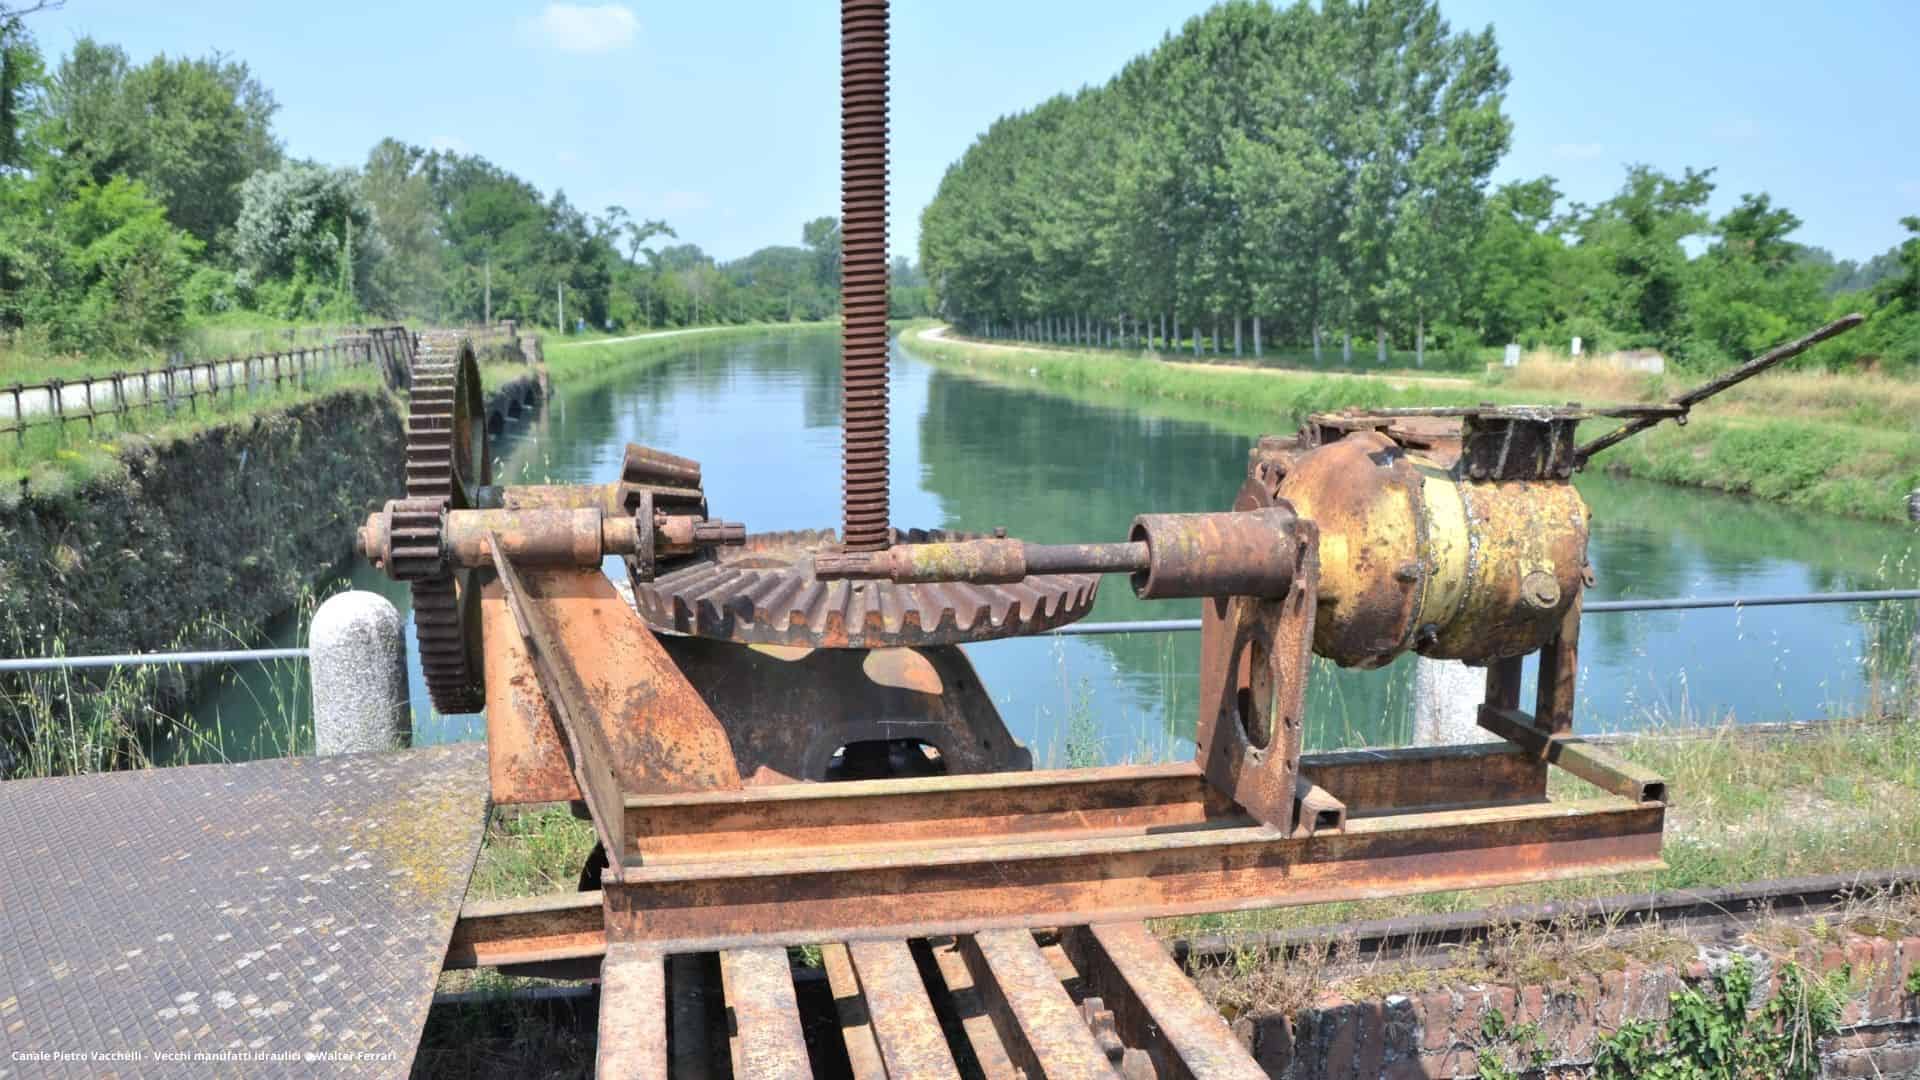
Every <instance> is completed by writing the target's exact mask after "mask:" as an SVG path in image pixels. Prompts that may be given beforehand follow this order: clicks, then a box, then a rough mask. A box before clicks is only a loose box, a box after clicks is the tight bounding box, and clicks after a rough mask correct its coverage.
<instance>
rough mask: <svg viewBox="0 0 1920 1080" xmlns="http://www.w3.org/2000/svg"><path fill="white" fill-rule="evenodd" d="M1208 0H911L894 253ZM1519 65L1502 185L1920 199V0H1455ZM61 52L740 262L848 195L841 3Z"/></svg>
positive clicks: (195, 15)
mask: <svg viewBox="0 0 1920 1080" xmlns="http://www.w3.org/2000/svg"><path fill="white" fill-rule="evenodd" d="M1208 6H1209V4H1208V3H1207V2H1206V0H1018V2H1016V0H966V2H964V3H962V2H958V0H899V2H897V3H895V4H894V5H893V53H892V55H893V113H892V130H893V137H892V185H893V186H892V203H891V215H890V216H891V227H890V233H891V244H890V246H891V249H892V251H893V252H894V253H896V254H909V255H912V254H914V253H915V248H916V245H917V243H918V237H919V228H918V222H919V216H920V211H921V210H922V209H923V208H924V207H925V206H926V204H927V202H928V200H929V199H931V198H932V197H933V194H934V191H935V190H936V188H937V187H938V185H939V182H940V177H941V174H942V173H943V172H944V171H945V170H946V168H947V166H948V165H949V164H951V163H952V162H953V161H954V160H956V159H957V158H958V157H959V156H960V154H961V153H962V152H963V151H965V149H966V148H967V146H968V144H970V143H971V142H972V141H973V139H974V138H975V136H977V135H978V134H979V133H980V132H982V131H983V130H985V128H986V126H987V125H988V124H990V123H991V122H992V121H993V120H994V119H995V118H996V117H999V116H1002V115H1005V114H1007V113H1012V112H1018V111H1021V110H1023V109H1026V108H1029V107H1031V106H1033V105H1035V104H1037V103H1039V102H1040V101H1042V100H1044V99H1046V98H1047V97H1049V96H1051V95H1053V94H1055V93H1057V92H1060V91H1063V90H1072V89H1075V88H1078V87H1080V86H1082V85H1087V84H1099V83H1102V82H1105V81H1106V80H1107V79H1108V78H1109V77H1111V76H1112V75H1113V74H1114V73H1115V72H1117V71H1118V70H1119V69H1120V67H1121V66H1122V65H1123V64H1124V63H1125V62H1126V61H1127V60H1128V59H1129V58H1131V57H1133V56H1135V55H1137V54H1139V53H1142V52H1145V51H1147V50H1148V49H1150V48H1152V46H1153V45H1154V44H1155V43H1156V42H1158V41H1159V40H1160V39H1161V37H1162V35H1164V34H1166V33H1168V32H1169V31H1177V29H1178V28H1179V26H1180V24H1182V23H1183V22H1184V21H1185V20H1186V19H1188V18H1190V17H1192V16H1193V15H1195V14H1198V13H1199V12H1201V11H1203V10H1205V9H1206V8H1207V7H1208ZM1441 9H1442V12H1443V13H1444V14H1445V15H1446V17H1447V18H1448V20H1449V21H1450V22H1451V23H1452V24H1453V25H1454V26H1455V27H1456V28H1472V29H1479V28H1481V27H1483V26H1486V25H1488V24H1491V25H1492V26H1493V28H1494V32H1495V35H1496V37H1497V38H1498V40H1499V43H1500V51H1501V56H1502V58H1503V59H1504V61H1505V62H1506V64H1507V66H1508V68H1509V69H1510V70H1511V71H1512V73H1513V81H1512V84H1511V86H1510V88H1509V91H1508V101H1507V111H1508V114H1509V115H1510V116H1511V117H1512V119H1513V121H1514V136H1513V147H1512V150H1511V151H1510V152H1509V153H1508V155H1507V157H1506V159H1505V160H1504V162H1503V163H1502V165H1501V167H1500V169H1499V171H1498V172H1497V173H1496V174H1495V177H1494V179H1495V180H1496V181H1500V180H1507V179H1527V178H1532V177H1535V176H1540V175H1543V174H1545V175H1551V176H1554V177H1556V178H1558V180H1559V182H1560V189H1561V190H1562V191H1563V192H1564V193H1566V195H1567V196H1568V197H1570V198H1573V199H1577V200H1580V201H1583V202H1597V201H1600V200H1602V199H1604V198H1606V197H1607V196H1608V195H1610V194H1612V193H1613V192H1614V191H1615V190H1617V188H1618V187H1619V184H1620V180H1621V178H1622V175H1623V172H1624V167H1625V166H1626V165H1627V164H1631V163H1644V164H1648V165H1652V166H1654V167H1656V168H1659V169H1662V170H1665V171H1668V172H1672V173H1675V174H1677V173H1678V172H1679V171H1680V170H1681V169H1682V168H1683V167H1687V166H1693V167H1707V166H1713V167H1715V168H1716V170H1717V171H1716V172H1715V174H1714V175H1715V180H1716V182H1717V184H1718V189H1717V191H1716V193H1715V197H1714V201H1713V203H1712V206H1711V208H1712V209H1713V210H1714V211H1716V212H1718V211H1721V210H1724V209H1726V208H1728V207H1730V206H1732V205H1734V203H1736V202H1737V201H1738V198H1739V196H1740V195H1741V194H1742V193H1744V192H1755V191H1766V192H1769V193H1770V194H1772V196H1773V198H1774V202H1775V204H1776V205H1784V206H1786V207H1787V208H1789V209H1791V210H1792V211H1793V212H1794V213H1796V214H1798V215H1799V216H1800V217H1801V219H1802V220H1803V221H1804V223H1805V224H1804V225H1803V226H1802V228H1801V230H1800V232H1799V233H1798V234H1797V235H1796V239H1798V240H1800V241H1801V242H1803V243H1808V244H1816V245H1819V246H1821V247H1825V248H1827V249H1829V250H1830V251H1832V252H1833V253H1834V254H1835V255H1836V256H1838V257H1841V258H1851V259H1856V260H1859V259H1865V258H1868V257H1871V256H1872V255H1875V254H1877V253H1879V252H1881V251H1884V250H1886V249H1887V248H1889V247H1891V246H1893V245H1894V244H1895V243H1897V242H1899V240H1900V239H1902V238H1903V236H1904V235H1905V234H1904V231H1903V230H1902V229H1901V228H1900V226H1899V219H1900V218H1901V217H1903V216H1905V215H1910V214H1920V80H1917V79H1915V77H1914V74H1913V73H1914V71H1915V68H1914V66H1913V65H1914V61H1913V57H1914V52H1913V50H1914V47H1915V45H1916V43H1920V3H1913V2H1912V0H1905V2H1896V0H1841V2H1839V3H1831V4H1824V5H1818V6H1815V5H1807V4H1805V3H1787V2H1782V0H1758V2H1749V0H1679V2H1675V0H1666V2H1659V3H1656V2H1652V0H1610V2H1608V3H1604V4H1592V3H1559V2H1550V0H1441ZM29 25H30V26H31V27H32V29H33V32H34V33H35V35H36V36H37V37H38V39H39V41H40V44H41V47H42V48H43V49H44V50H45V51H46V52H47V53H48V54H49V55H50V58H51V57H52V56H55V55H58V54H61V53H64V52H65V51H66V50H67V49H68V47H69V46H70V45H71V44H72V42H73V41H74V39H76V38H77V37H80V36H82V35H92V36H94V37H96V38H98V39H100V40H103V41H110V42H114V43H117V44H119V45H121V46H122V47H123V48H125V49H126V50H127V52H128V53H129V54H130V55H131V56H132V57H133V58H134V59H135V60H136V61H140V60H144V59H145V58H147V57H149V56H151V55H153V54H155V53H167V54H170V55H181V54H186V55H203V54H205V53H207V52H209V51H214V50H218V51H220V52H224V53H226V54H228V55H230V56H232V57H234V58H236V59H240V60H244V61H246V62H247V63H248V64H249V65H250V66H251V67H252V68H253V70H254V72H255V73H256V74H257V76H258V77H259V78H260V80H261V81H262V82H263V83H264V84H265V85H266V86H267V87H268V88H270V89H271V90H272V91H273V93H274V95H275V97H276V98H277V99H278V100H279V102H280V107H281V108H280V113H279V115H278V117H277V120H276V126H277V129H278V133H279V135H280V136H281V138H282V139H283V140H284V141H285V143H286V147H287V150H288V152H289V153H291V154H293V155H294V156H297V157H303V158H312V159H315V160H318V161H321V162H325V163H328V164H335V165H357V164H360V163H362V162H364V161H365V159H366V154H367V151H368V149H370V148H371V147H372V146H373V144H374V143H376V142H378V141H379V140H380V139H381V138H383V137H386V136H389V135H391V136H394V137H396V138H400V139H403V140H405V141H408V142H411V143H415V144H418V145H421V146H437V147H442V148H450V149H455V150H459V151H461V152H465V153H477V154H480V155H482V156H484V157H486V158H488V159H490V160H492V161H494V162H495V163H497V164H499V165H501V166H503V167H505V168H507V169H509V170H511V171H512V172H515V173H517V174H519V175H521V176H522V177H525V178H526V179H528V180H529V181H531V182H533V183H534V184H536V185H538V186H539V187H540V188H541V189H543V190H545V191H551V190H553V189H555V188H560V189H562V190H564V191H565V192H566V193H567V197H568V198H569V199H571V200H572V201H573V203H574V204H575V205H576V206H580V207H582V208H586V209H589V210H594V211H597V210H599V209H602V208H604V207H606V206H607V205H609V204H616V203H617V204H619V205H622V206H625V207H626V208H627V209H628V210H629V211H631V212H632V213H633V214H634V216H635V217H657V218H664V219H665V220H667V221H668V222H669V223H670V224H671V225H673V226H674V228H675V229H676V230H677V231H678V233H679V235H680V237H681V238H682V239H683V240H689V241H692V242H694V243H697V244H699V245H700V246H701V247H703V248H705V249H706V250H707V251H708V252H710V253H711V254H713V255H715V256H717V257H719V258H721V259H729V258H736V257H738V256H741V255H745V254H747V253H748V252H750V251H752V250H754V249H756V248H759V247H761V246H764V245H767V244H775V243H784V244H797V243H799V241H800V226H801V223H802V222H803V221H805V220H807V219H808V218H811V217H816V216H819V215H821V214H837V213H838V212H839V209H838V203H839V172H838V169H839V165H838V162H839V132H838V117H839V103H838V56H839V46H838V37H837V35H838V26H839V20H838V11H837V5H836V4H833V3H831V2H829V0H728V2H726V3H686V2H684V0H681V2H678V3H672V4H667V3H659V2H657V0H625V2H613V3H598V2H597V0H586V2H584V3H574V4H568V3H549V2H546V0H526V2H507V0H467V2H463V3H454V2H450V0H401V2H393V0H388V2H385V3H365V2H361V0H328V2H326V3H318V4H314V3H299V4H295V3H271V4H268V3H246V2H239V0H219V2H214V0H170V2H167V3H159V2H156V0H66V3H65V6H64V8H62V9H60V10H57V11H53V12H47V13H42V14H39V15H36V16H34V17H33V18H32V21H31V22H30V24H29Z"/></svg>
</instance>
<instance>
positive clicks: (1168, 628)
mask: <svg viewBox="0 0 1920 1080" xmlns="http://www.w3.org/2000/svg"><path fill="white" fill-rule="evenodd" d="M1900 600H1920V589H1874V590H1866V591H1858V592H1830V593H1794V594H1787V595H1761V596H1705V597H1668V598H1664V599H1648V600H1595V601H1593V602H1591V603H1588V604H1586V605H1584V606H1583V607H1582V609H1581V610H1582V613H1583V614H1587V615H1608V614H1616V613H1621V612H1632V611H1698V610H1702V609H1709V608H1749V607H1785V606H1790V605H1795V604H1885V603H1892V602H1895V601H1900ZM1198 629H1200V620H1199V619H1131V620H1127V621H1125V622H1086V623H1076V624H1074V625H1072V626H1062V627H1059V628H1058V629H1054V630H1048V631H1045V632H1044V633H1043V634H1040V635H1035V636H1041V637H1044V636H1053V637H1083V636H1090V635H1096V634H1166V633H1186V632H1191V631H1195V630H1198ZM999 640H1003V641H1018V640H1020V639H1019V638H1002V639H999ZM309 655H310V651H309V650H308V649H306V648H303V647H294V648H283V649H230V650H214V651H204V652H173V653H122V654H118V655H105V656H28V657H20V658H15V659H0V674H4V673H6V672H17V671H54V670H63V669H77V668H104V667H136V666H150V665H156V664H159V665H164V664H179V665H182V666H191V665H196V664H242V663H267V662H271V661H275V660H306V659H308V658H309Z"/></svg>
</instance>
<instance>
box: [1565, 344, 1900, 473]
mask: <svg viewBox="0 0 1920 1080" xmlns="http://www.w3.org/2000/svg"><path fill="white" fill-rule="evenodd" d="M1866 318H1867V317H1866V316H1865V315H1861V314H1859V313H1857V312H1856V313H1855V314H1852V315H1847V316H1843V317H1841V318H1838V319H1835V320H1834V321H1832V322H1830V323H1828V324H1827V325H1825V326H1823V327H1821V328H1820V329H1818V330H1815V331H1814V332H1813V333H1811V334H1808V335H1806V336H1805V337H1802V338H1796V339H1794V340H1793V341H1789V342H1787V343H1786V344H1784V345H1779V346H1775V347H1774V348H1772V349H1769V350H1767V351H1766V352H1764V353H1761V354H1760V355H1759V356H1756V357H1754V358H1753V359H1751V360H1749V361H1747V362H1746V363H1744V364H1741V365H1740V366H1739V367H1737V368H1733V369H1731V370H1729V371H1727V372H1725V373H1723V374H1721V375H1720V376H1718V377H1716V378H1713V379H1709V380H1707V381H1706V382H1704V383H1701V384H1700V385H1699V386H1696V387H1694V388H1693V389H1691V390H1689V391H1687V392H1686V393H1684V394H1681V395H1680V396H1679V397H1677V398H1674V399H1673V404H1675V405H1678V406H1680V407H1681V409H1683V410H1685V409H1691V408H1693V407H1694V406H1695V405H1698V404H1700V403H1701V402H1703V401H1705V400H1707V399H1708V398H1710V397H1712V396H1713V395H1715V394H1717V393H1719V392H1720V391H1722V390H1726V389H1728V388H1730V387H1733V386H1737V385H1739V384H1740V383H1743V382H1745V381H1747V380H1748V379H1751V378H1753V377H1754V376H1755V375H1758V374H1760V373H1761V372H1763V371H1765V370H1767V369H1768V368H1770V367H1772V366H1774V365H1775V364H1778V363H1779V362H1781V361H1782V360H1788V359H1791V358H1793V357H1795V356H1799V355H1800V354H1801V353H1803V352H1806V351H1807V350H1808V349H1811V348H1813V347H1814V346H1815V345H1818V344H1820V343H1821V342H1823V341H1825V340H1827V339H1828V338H1830V337H1833V336H1834V335H1836V334H1844V333H1846V332H1847V331H1849V330H1851V329H1853V328H1854V327H1856V326H1859V325H1860V324H1861V323H1863V322H1865V321H1866ZM1664 419H1666V417H1664V416H1642V417H1639V418H1637V419H1634V420H1629V421H1627V422H1626V423H1624V424H1622V425H1620V426H1619V427H1617V428H1615V429H1613V430H1612V431H1609V432H1607V433H1606V434H1605V435H1602V436H1600V437H1599V438H1597V439H1595V440H1593V441H1592V442H1590V443H1587V444H1586V445H1585V446H1582V447H1581V448H1580V449H1578V450H1576V451H1574V457H1573V461H1574V466H1575V467H1576V468H1584V467H1585V466H1586V464H1587V460H1588V459H1589V458H1591V457H1593V455H1595V454H1598V453H1599V452H1601V451H1602V450H1605V449H1607V448H1609V447H1612V446H1616V445H1618V444H1619V443H1621V442H1622V441H1624V440H1626V439H1628V438H1631V437H1632V436H1634V435H1638V434H1639V433H1640V432H1642V431H1645V430H1647V429H1648V428H1650V427H1653V426H1654V425H1656V424H1658V423H1660V421H1662V420H1664ZM1679 419H1680V422H1681V423H1685V422H1686V413H1685V412H1682V413H1681V414H1680V417H1679Z"/></svg>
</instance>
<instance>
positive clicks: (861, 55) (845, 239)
mask: <svg viewBox="0 0 1920 1080" xmlns="http://www.w3.org/2000/svg"><path fill="white" fill-rule="evenodd" d="M840 244H841V261H840V306H841V313H842V320H843V322H842V329H841V351H840V372H841V418H842V425H843V426H842V432H843V434H842V448H843V453H844V455H845V456H844V463H843V468H842V489H841V499H842V502H841V507H842V515H841V523H842V528H841V533H842V535H841V539H842V540H843V541H844V542H845V544H846V547H847V550H849V551H880V550H884V549H885V548H886V547H887V544H888V541H889V536H888V526H889V520H888V518H889V514H888V512H887V0H841V3H840Z"/></svg>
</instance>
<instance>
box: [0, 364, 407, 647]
mask: <svg viewBox="0 0 1920 1080" xmlns="http://www.w3.org/2000/svg"><path fill="white" fill-rule="evenodd" d="M403 438H404V424H403V420H402V415H401V410H400V407H399V405H398V404H397V402H396V399H395V398H394V397H393V396H392V395H390V394H388V393H386V392H385V391H383V390H380V389H375V388H352V389H343V390H340V391H338V392H335V393H331V394H328V395H325V396H323V397H320V398H316V399H312V400H308V401H303V402H298V403H296V404H292V405H289V406H287V407H285V408H282V409H273V410H268V411H264V412H260V413H256V414H254V415H251V416H247V417H244V418H241V419H239V420H237V421H236V422H233V423H229V424H221V425H216V426H211V427H206V428H202V429H198V430H192V431H188V432H185V433H182V434H179V435H174V436H168V437H165V438H149V437H145V436H137V435H129V436H126V437H125V438H124V439H123V442H122V449H121V452H120V454H119V457H118V459H117V461H116V462H115V463H114V466H113V467H110V468H108V469H106V470H105V471H103V472H99V473H95V474H94V475H91V476H90V477H88V478H86V479H85V480H81V481H76V483H75V484H74V486H72V487H71V488H67V489H62V488H60V487H59V486H57V485H41V484H35V485H33V486H27V485H22V486H21V487H20V488H19V489H17V490H14V491H7V492H0V653H4V654H6V655H11V656H32V655H42V654H47V653H52V652H54V651H55V650H56V649H57V650H59V651H61V652H64V653H66V654H69V655H81V654H86V653H97V652H132V651H151V650H157V649H163V648H168V647H172V646H176V645H195V646H212V647H219V646H223V645H225V646H231V645H235V644H237V643H238V642H237V641H236V640H234V639H233V638H232V637H227V638H225V639H224V640H222V639H221V638H220V635H219V631H218V629H217V628H215V627H210V626H208V623H209V621H210V620H211V621H213V622H217V623H219V624H221V625H223V626H224V627H225V628H227V629H228V630H231V631H234V632H237V633H245V632H247V631H250V630H252V629H253V628H255V627H257V626H258V625H259V624H260V623H262V622H264V621H265V620H266V619H268V618H271V617H272V616H273V615H275V614H277V613H279V612H281V611H284V610H286V609H287V608H288V607H289V606H290V605H291V604H293V602H294V600H295V599H296V597H297V596H298V595H299V592H300V589H301V588H302V587H303V586H305V585H308V584H311V583H312V582H314V581H316V580H318V579H319V578H320V577H321V576H322V575H324V574H325V573H327V572H328V571H329V570H330V569H331V568H332V567H333V566H335V565H336V564H338V563H339V561H340V559H341V557H342V556H343V555H344V554H346V552H347V550H348V549H349V546H350V544H351V537H352V535H353V527H354V526H355V525H356V524H357V523H358V521H359V519H360V518H361V517H362V516H363V515H365V514H366V513H367V512H368V511H370V510H371V509H372V508H373V507H374V506H376V505H378V504H379V502H380V501H381V500H384V499H386V498H389V497H391V496H392V495H393V494H394V493H395V491H396V489H397V485H398V483H399V478H400V476H401V464H402V441H403ZM183 633H184V634H186V635H187V637H188V638H190V639H191V640H185V641H183V640H181V638H182V635H183Z"/></svg>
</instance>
